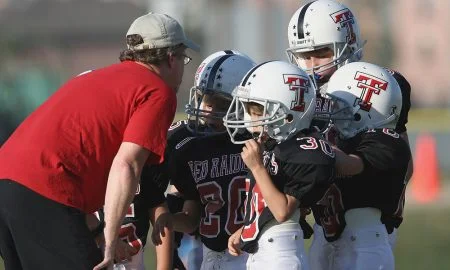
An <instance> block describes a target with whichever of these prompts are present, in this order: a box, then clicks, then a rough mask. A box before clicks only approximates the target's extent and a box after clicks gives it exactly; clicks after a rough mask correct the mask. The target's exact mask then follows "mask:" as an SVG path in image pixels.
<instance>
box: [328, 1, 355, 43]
mask: <svg viewBox="0 0 450 270" xmlns="http://www.w3.org/2000/svg"><path fill="white" fill-rule="evenodd" d="M330 16H331V18H332V19H333V21H334V22H335V23H338V24H339V25H340V27H341V28H344V27H345V28H346V29H347V43H348V44H353V43H355V42H356V35H355V32H354V30H353V24H354V23H355V22H354V20H353V14H352V12H351V11H350V10H349V9H348V8H345V9H342V10H339V11H338V12H335V13H332V14H330Z"/></svg>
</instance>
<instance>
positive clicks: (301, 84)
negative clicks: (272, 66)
mask: <svg viewBox="0 0 450 270" xmlns="http://www.w3.org/2000/svg"><path fill="white" fill-rule="evenodd" d="M283 78H284V83H285V84H289V90H291V91H296V93H297V95H295V100H293V101H292V103H291V108H290V109H291V110H293V111H297V112H304V111H305V92H306V93H308V86H309V79H308V78H306V77H300V76H298V75H293V74H283Z"/></svg>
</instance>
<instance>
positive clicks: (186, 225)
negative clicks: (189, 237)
mask: <svg viewBox="0 0 450 270" xmlns="http://www.w3.org/2000/svg"><path fill="white" fill-rule="evenodd" d="M199 223H200V220H199V219H198V218H196V217H193V216H192V215H190V214H189V213H186V212H178V213H175V214H173V230H174V231H177V232H183V233H193V232H194V231H195V230H196V229H197V228H198V225H199Z"/></svg>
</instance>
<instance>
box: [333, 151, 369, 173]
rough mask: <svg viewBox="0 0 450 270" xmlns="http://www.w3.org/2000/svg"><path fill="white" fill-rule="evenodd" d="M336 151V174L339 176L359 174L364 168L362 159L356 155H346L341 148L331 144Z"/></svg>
mask: <svg viewBox="0 0 450 270" xmlns="http://www.w3.org/2000/svg"><path fill="white" fill-rule="evenodd" d="M333 149H334V152H335V153H336V165H335V168H336V174H337V175H339V176H351V175H356V174H360V173H361V172H362V171H363V170H364V162H363V160H362V159H361V158H360V157H358V156H356V155H347V154H346V153H344V152H343V151H342V150H341V149H339V148H337V147H336V146H333Z"/></svg>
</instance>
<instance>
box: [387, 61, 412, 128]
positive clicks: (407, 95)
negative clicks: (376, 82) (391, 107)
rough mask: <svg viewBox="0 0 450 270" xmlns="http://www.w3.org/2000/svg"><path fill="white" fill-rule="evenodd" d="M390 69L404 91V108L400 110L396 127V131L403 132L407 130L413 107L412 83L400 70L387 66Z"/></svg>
mask: <svg viewBox="0 0 450 270" xmlns="http://www.w3.org/2000/svg"><path fill="white" fill-rule="evenodd" d="M385 69H386V70H387V71H389V72H390V73H391V74H392V75H393V76H394V78H395V80H396V81H397V83H398V85H399V86H400V90H401V91H402V109H401V111H400V117H399V119H398V122H397V126H396V127H395V131H396V132H397V133H403V132H405V131H406V123H408V113H409V109H410V108H411V85H410V84H409V82H408V80H406V78H405V77H404V76H403V75H402V74H400V72H398V71H395V70H392V69H388V68H385Z"/></svg>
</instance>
